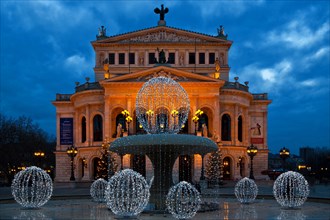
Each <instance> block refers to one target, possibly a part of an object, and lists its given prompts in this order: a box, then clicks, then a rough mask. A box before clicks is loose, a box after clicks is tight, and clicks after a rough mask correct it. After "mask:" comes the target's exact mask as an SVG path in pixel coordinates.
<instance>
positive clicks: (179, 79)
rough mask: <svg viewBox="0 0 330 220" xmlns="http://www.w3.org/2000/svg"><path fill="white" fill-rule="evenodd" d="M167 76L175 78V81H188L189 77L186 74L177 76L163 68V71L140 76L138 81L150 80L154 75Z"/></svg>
mask: <svg viewBox="0 0 330 220" xmlns="http://www.w3.org/2000/svg"><path fill="white" fill-rule="evenodd" d="M161 76H163V77H167V78H170V79H173V80H175V81H187V80H188V79H187V78H186V77H184V76H176V75H173V74H171V73H170V72H165V71H164V70H161V71H158V72H154V73H153V74H151V75H147V76H140V77H139V78H138V79H137V81H148V80H149V79H151V78H154V77H161Z"/></svg>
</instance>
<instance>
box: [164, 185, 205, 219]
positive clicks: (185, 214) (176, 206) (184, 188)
mask: <svg viewBox="0 0 330 220" xmlns="http://www.w3.org/2000/svg"><path fill="white" fill-rule="evenodd" d="M200 204H201V199H200V195H199V192H198V191H197V189H196V188H195V187H193V186H192V185H191V184H190V183H187V182H185V181H182V182H180V183H178V184H177V185H175V186H173V187H172V188H171V189H170V190H169V192H168V194H167V197H166V206H167V209H168V211H169V212H170V213H171V214H172V215H173V217H174V218H177V219H189V218H192V217H194V216H195V214H196V212H197V211H198V210H199V209H200Z"/></svg>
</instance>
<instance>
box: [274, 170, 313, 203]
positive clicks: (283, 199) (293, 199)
mask: <svg viewBox="0 0 330 220" xmlns="http://www.w3.org/2000/svg"><path fill="white" fill-rule="evenodd" d="M273 193H274V197H275V199H276V201H277V202H278V203H279V204H280V205H281V206H283V207H287V208H295V207H299V206H301V205H302V204H304V202H305V201H306V199H307V197H308V194H309V186H308V182H307V180H306V179H305V178H304V176H303V175H301V174H300V173H297V172H294V171H288V172H285V173H282V174H281V175H280V176H279V177H277V179H276V180H275V182H274V186H273Z"/></svg>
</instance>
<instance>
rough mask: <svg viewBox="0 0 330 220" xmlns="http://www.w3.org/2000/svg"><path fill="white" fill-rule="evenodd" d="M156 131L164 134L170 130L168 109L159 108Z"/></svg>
mask: <svg viewBox="0 0 330 220" xmlns="http://www.w3.org/2000/svg"><path fill="white" fill-rule="evenodd" d="M156 115H157V117H156V129H157V132H158V133H163V132H165V131H166V130H167V129H168V126H169V123H168V116H169V112H168V110H167V109H166V108H158V109H157V110H156Z"/></svg>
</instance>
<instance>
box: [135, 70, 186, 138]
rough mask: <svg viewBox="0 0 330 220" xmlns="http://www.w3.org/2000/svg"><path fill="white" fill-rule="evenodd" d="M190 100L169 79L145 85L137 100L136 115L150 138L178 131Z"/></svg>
mask: <svg viewBox="0 0 330 220" xmlns="http://www.w3.org/2000/svg"><path fill="white" fill-rule="evenodd" d="M189 109H190V102H189V97H188V95H187V93H186V91H185V90H184V88H183V87H182V86H181V85H180V84H179V83H177V82H176V81H174V80H173V79H171V78H168V77H163V76H160V77H154V78H152V79H150V80H149V81H147V82H146V83H145V84H144V85H143V86H142V88H141V89H140V91H139V92H138V94H137V97H136V115H137V118H138V120H139V122H140V124H141V125H142V127H143V129H144V130H145V131H146V132H148V133H149V134H159V133H169V134H175V133H178V132H179V131H180V129H181V128H182V126H183V125H184V123H185V122H186V120H187V118H188V113H189Z"/></svg>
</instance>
